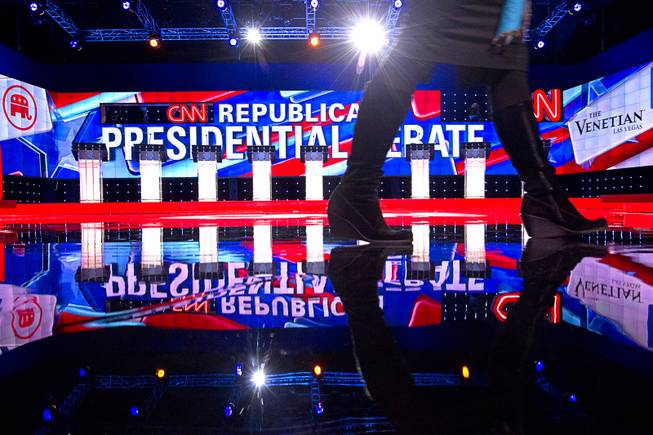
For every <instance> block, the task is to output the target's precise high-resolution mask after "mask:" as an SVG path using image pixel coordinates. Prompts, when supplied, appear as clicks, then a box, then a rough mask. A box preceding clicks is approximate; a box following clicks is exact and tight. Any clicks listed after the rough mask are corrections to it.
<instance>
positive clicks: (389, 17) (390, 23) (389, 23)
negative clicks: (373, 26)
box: [385, 0, 403, 33]
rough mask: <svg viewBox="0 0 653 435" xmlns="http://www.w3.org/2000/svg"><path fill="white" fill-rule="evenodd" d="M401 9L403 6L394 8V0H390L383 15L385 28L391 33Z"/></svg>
mask: <svg viewBox="0 0 653 435" xmlns="http://www.w3.org/2000/svg"><path fill="white" fill-rule="evenodd" d="M402 9H403V8H395V0H390V7H389V8H388V13H387V14H386V16H385V28H386V29H387V30H388V32H389V33H392V32H393V31H394V29H395V28H396V27H397V21H399V15H401V10H402Z"/></svg>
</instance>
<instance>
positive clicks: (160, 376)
mask: <svg viewBox="0 0 653 435" xmlns="http://www.w3.org/2000/svg"><path fill="white" fill-rule="evenodd" d="M155 375H156V377H157V378H158V379H163V378H164V377H165V376H166V371H165V370H164V369H157V370H156V372H155Z"/></svg>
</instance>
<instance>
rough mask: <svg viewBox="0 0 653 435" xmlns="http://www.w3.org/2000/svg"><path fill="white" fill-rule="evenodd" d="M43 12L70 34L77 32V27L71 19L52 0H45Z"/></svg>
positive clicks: (73, 34)
mask: <svg viewBox="0 0 653 435" xmlns="http://www.w3.org/2000/svg"><path fill="white" fill-rule="evenodd" d="M45 12H46V13H47V14H48V15H49V16H50V18H52V20H53V21H54V22H55V23H57V24H58V25H59V26H60V27H61V28H62V29H63V30H64V32H66V33H67V34H69V35H70V36H75V35H77V34H78V33H79V27H77V25H76V24H75V22H74V21H73V19H72V18H70V17H69V16H68V14H66V13H65V12H64V11H63V10H62V9H61V8H60V7H59V5H58V4H57V3H55V2H54V1H53V0H47V1H46V2H45Z"/></svg>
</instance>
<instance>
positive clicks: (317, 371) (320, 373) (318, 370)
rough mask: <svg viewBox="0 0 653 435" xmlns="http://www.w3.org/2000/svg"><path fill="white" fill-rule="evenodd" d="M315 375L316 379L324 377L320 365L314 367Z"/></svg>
mask: <svg viewBox="0 0 653 435" xmlns="http://www.w3.org/2000/svg"><path fill="white" fill-rule="evenodd" d="M313 375H314V376H315V377H316V378H319V377H320V376H322V367H320V366H319V365H316V366H315V367H313Z"/></svg>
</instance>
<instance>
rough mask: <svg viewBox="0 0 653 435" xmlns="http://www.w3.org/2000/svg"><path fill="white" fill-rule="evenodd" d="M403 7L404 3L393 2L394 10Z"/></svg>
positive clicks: (399, 0)
mask: <svg viewBox="0 0 653 435" xmlns="http://www.w3.org/2000/svg"><path fill="white" fill-rule="evenodd" d="M403 5H404V2H403V1H402V0H395V2H394V3H393V6H394V7H395V9H401V7H402V6H403Z"/></svg>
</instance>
